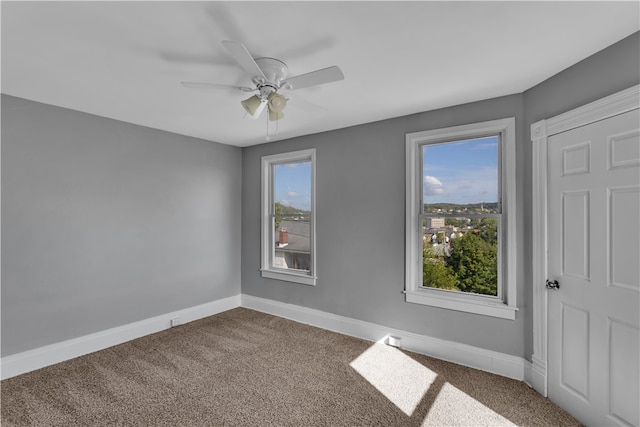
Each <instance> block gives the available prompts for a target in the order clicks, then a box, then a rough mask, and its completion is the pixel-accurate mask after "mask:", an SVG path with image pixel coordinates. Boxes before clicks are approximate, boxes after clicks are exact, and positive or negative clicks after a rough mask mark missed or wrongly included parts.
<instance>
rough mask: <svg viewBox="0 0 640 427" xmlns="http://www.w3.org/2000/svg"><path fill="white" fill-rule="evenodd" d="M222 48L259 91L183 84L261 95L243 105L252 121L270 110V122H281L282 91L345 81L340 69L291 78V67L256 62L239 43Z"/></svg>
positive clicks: (266, 60) (226, 42)
mask: <svg viewBox="0 0 640 427" xmlns="http://www.w3.org/2000/svg"><path fill="white" fill-rule="evenodd" d="M222 45H223V46H224V47H225V48H226V49H227V51H228V52H229V53H230V54H231V56H233V57H234V58H235V60H236V61H237V62H238V64H239V65H240V67H241V68H242V69H243V70H244V71H245V72H246V73H247V74H248V75H249V76H250V77H251V81H252V82H253V84H254V85H255V87H247V86H230V85H222V84H217V83H196V82H182V86H185V87H189V88H196V89H218V88H236V89H238V90H240V91H243V92H257V93H256V94H255V95H252V96H251V97H249V98H247V99H245V100H244V101H242V102H240V104H242V107H243V108H244V109H245V111H246V112H247V114H248V115H249V117H250V118H252V119H257V118H258V117H260V115H261V114H262V111H263V110H265V109H267V111H268V112H269V120H272V121H273V120H280V119H282V118H283V117H284V113H283V110H284V108H285V107H286V106H287V101H288V98H287V97H285V96H283V95H282V94H281V93H280V91H281V90H282V91H286V90H296V89H303V88H307V87H311V86H316V85H320V84H324V83H330V82H334V81H338V80H342V79H344V75H343V74H342V71H341V70H340V68H338V67H337V66H335V65H334V66H331V67H327V68H323V69H320V70H316V71H311V72H310V73H306V74H301V75H298V76H291V77H290V76H289V75H288V68H287V64H285V63H284V62H282V61H280V60H279V59H275V58H254V57H253V56H251V54H250V53H249V51H248V50H247V48H246V47H245V46H244V45H243V44H242V43H239V42H235V41H229V40H223V41H222Z"/></svg>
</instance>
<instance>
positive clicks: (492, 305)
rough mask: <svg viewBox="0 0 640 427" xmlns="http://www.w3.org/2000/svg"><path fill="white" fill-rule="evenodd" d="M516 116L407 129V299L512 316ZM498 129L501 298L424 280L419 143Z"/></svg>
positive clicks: (514, 256) (459, 137) (463, 137)
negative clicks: (432, 285)
mask: <svg viewBox="0 0 640 427" xmlns="http://www.w3.org/2000/svg"><path fill="white" fill-rule="evenodd" d="M515 129H516V126H515V118H514V117H509V118H505V119H499V120H492V121H487V122H480V123H472V124H467V125H462V126H453V127H448V128H442V129H434V130H428V131H423V132H413V133H407V134H406V224H405V231H406V238H405V245H406V247H405V262H406V274H405V298H406V299H405V300H406V302H410V303H416V304H424V305H429V306H434V307H440V308H445V309H450V310H458V311H464V312H468V313H475V314H481V315H485V316H492V317H498V318H502V319H509V320H514V319H515V318H516V311H517V310H518V307H517V304H516V301H517V300H516V179H515V178H516V167H515V163H516V156H515V145H516V133H515ZM489 135H500V138H501V145H502V147H501V150H500V156H501V158H500V162H499V164H500V165H501V167H500V180H501V194H500V197H501V200H500V201H499V202H501V206H502V220H501V234H502V238H501V240H500V243H499V247H498V253H499V258H500V259H499V261H498V263H499V265H500V267H499V270H500V271H499V274H500V275H501V279H502V281H501V286H500V287H501V289H500V290H499V295H501V298H495V297H491V298H487V296H483V295H478V294H470V293H464V292H448V291H443V290H439V289H433V288H425V287H423V286H421V285H422V227H421V224H420V222H421V221H420V219H421V206H420V205H421V203H422V195H421V194H420V192H421V191H422V167H421V165H422V147H423V146H424V145H425V144H429V143H435V142H455V141H462V140H465V139H473V138H477V137H483V136H489Z"/></svg>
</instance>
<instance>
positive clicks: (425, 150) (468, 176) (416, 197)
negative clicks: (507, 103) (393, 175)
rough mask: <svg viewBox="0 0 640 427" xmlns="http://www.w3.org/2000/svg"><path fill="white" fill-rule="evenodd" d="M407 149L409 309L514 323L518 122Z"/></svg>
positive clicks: (426, 138) (412, 138)
mask: <svg viewBox="0 0 640 427" xmlns="http://www.w3.org/2000/svg"><path fill="white" fill-rule="evenodd" d="M406 144H407V145H406V148H407V153H406V155H407V164H406V166H407V183H406V192H407V197H406V201H407V206H406V221H407V224H406V232H407V236H406V269H407V272H406V283H405V292H406V300H407V302H411V303H418V304H425V305H431V306H436V307H441V308H447V309H452V310H460V311H467V312H470V313H476V314H483V315H487V316H494V317H500V318H505V319H515V312H516V311H517V307H516V283H515V262H516V260H515V253H516V252H515V251H516V245H515V119H514V118H508V119H502V120H494V121H490V122H483V123H475V124H470V125H464V126H456V127H451V128H446V129H437V130H432V131H425V132H416V133H410V134H407V136H406Z"/></svg>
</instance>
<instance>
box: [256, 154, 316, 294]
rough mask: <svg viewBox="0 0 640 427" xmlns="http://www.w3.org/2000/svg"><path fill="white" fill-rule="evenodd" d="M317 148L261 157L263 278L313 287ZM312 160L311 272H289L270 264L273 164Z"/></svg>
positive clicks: (261, 249) (261, 257)
mask: <svg viewBox="0 0 640 427" xmlns="http://www.w3.org/2000/svg"><path fill="white" fill-rule="evenodd" d="M315 156H316V150H315V148H311V149H308V150H298V151H291V152H287V153H281V154H272V155H269V156H263V157H262V191H261V206H262V209H261V241H260V252H261V253H260V259H261V262H260V273H261V275H262V277H265V278H270V279H276V280H284V281H286V282H293V283H300V284H303V285H309V286H315V284H316V280H317V276H316V271H317V264H316V218H315V217H316V184H315V183H316V172H315V171H316V160H315V158H316V157H315ZM299 161H300V162H301V161H311V216H310V219H309V234H310V236H309V239H310V242H309V244H310V251H311V271H310V273H309V274H305V273H302V272H298V271H295V270H293V271H288V270H284V269H278V268H274V267H273V266H271V262H270V260H271V255H272V249H273V248H272V246H273V245H272V244H271V242H272V241H273V239H272V236H271V233H272V230H271V229H272V228H273V227H272V226H271V224H272V220H271V214H272V213H271V206H272V205H273V173H272V167H273V165H277V164H282V163H292V162H299Z"/></svg>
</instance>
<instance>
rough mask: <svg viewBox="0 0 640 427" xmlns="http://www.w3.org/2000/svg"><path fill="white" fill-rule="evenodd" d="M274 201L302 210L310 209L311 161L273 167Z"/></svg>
mask: <svg viewBox="0 0 640 427" xmlns="http://www.w3.org/2000/svg"><path fill="white" fill-rule="evenodd" d="M274 190H275V201H276V202H280V203H281V204H283V205H285V206H293V207H294V208H298V209H302V210H306V211H308V210H310V209H311V162H310V161H308V162H300V163H286V164H281V165H276V166H275V167H274Z"/></svg>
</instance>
